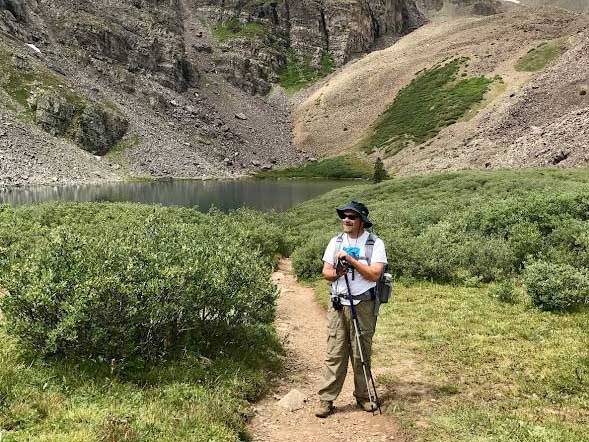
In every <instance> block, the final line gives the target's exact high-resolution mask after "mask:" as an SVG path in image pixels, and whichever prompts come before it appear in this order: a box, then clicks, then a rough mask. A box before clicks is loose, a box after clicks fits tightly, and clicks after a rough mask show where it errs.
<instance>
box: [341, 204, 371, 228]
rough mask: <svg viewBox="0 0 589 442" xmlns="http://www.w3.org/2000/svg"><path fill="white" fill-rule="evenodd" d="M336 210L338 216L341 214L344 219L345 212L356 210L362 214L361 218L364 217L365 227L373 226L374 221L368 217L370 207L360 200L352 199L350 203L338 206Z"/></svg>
mask: <svg viewBox="0 0 589 442" xmlns="http://www.w3.org/2000/svg"><path fill="white" fill-rule="evenodd" d="M335 210H336V212H337V216H339V217H340V218H341V219H344V212H345V211H346V210H353V211H354V212H356V213H358V214H360V218H362V222H363V223H364V227H365V228H366V229H368V228H370V227H372V221H370V219H368V213H369V211H368V207H366V206H365V205H364V204H362V203H359V202H358V201H351V202H350V203H349V204H346V205H345V206H343V207H338V208H337V209H335Z"/></svg>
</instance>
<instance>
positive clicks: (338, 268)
mask: <svg viewBox="0 0 589 442" xmlns="http://www.w3.org/2000/svg"><path fill="white" fill-rule="evenodd" d="M349 267H350V263H349V262H348V261H346V258H338V260H337V263H336V265H335V272H336V273H337V274H338V275H339V274H340V273H345V272H347V271H348V268H349Z"/></svg>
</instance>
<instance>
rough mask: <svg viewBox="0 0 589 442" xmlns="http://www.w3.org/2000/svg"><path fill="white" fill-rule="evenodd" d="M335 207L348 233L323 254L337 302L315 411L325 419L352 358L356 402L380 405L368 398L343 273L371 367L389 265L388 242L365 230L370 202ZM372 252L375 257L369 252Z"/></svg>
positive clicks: (366, 406) (332, 311) (330, 321)
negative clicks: (381, 284) (378, 293)
mask: <svg viewBox="0 0 589 442" xmlns="http://www.w3.org/2000/svg"><path fill="white" fill-rule="evenodd" d="M336 211H337V214H338V216H339V217H340V218H341V220H342V230H343V233H341V234H339V235H337V236H336V237H334V238H332V239H331V241H330V242H329V245H328V246H327V249H326V250H325V254H324V255H323V277H324V278H325V279H327V280H328V281H331V297H332V305H331V306H330V307H329V310H328V313H327V317H328V337H327V355H326V357H325V369H324V375H323V383H322V385H321V388H320V390H319V398H320V400H321V402H320V404H319V407H318V408H317V410H316V411H315V415H316V416H317V417H322V418H323V417H327V416H329V415H330V414H331V413H332V412H333V410H334V406H333V401H334V400H335V399H336V398H337V397H338V395H339V393H340V392H341V390H342V387H343V385H344V380H345V378H346V373H347V371H348V358H349V359H350V360H351V362H352V368H353V369H354V396H355V398H356V403H357V404H358V406H359V407H360V408H362V409H363V410H366V411H372V410H373V409H375V408H376V405H377V404H374V403H373V402H371V401H370V399H369V396H368V386H367V385H366V380H365V378H364V372H363V370H362V361H361V358H360V352H359V349H358V345H357V341H356V333H355V329H354V324H353V322H352V314H351V309H350V301H349V300H348V290H347V286H346V282H345V278H344V274H345V273H346V272H347V275H348V281H349V283H350V291H351V294H352V299H353V302H354V306H355V307H356V315H357V317H358V322H359V329H360V341H361V344H362V351H363V354H364V359H365V361H366V363H367V364H368V366H370V356H371V352H372V336H373V335H374V329H375V327H376V314H377V313H378V311H377V310H378V308H377V309H376V310H375V295H374V287H375V286H376V281H378V279H379V278H380V275H381V274H382V272H383V269H384V266H385V264H386V263H387V256H386V252H385V247H384V243H383V242H382V240H380V239H378V238H377V237H376V236H375V235H371V234H370V233H369V232H367V231H366V230H365V229H367V228H370V227H371V226H372V222H371V221H370V219H369V218H368V209H367V208H366V206H365V205H364V204H362V203H359V202H356V201H352V202H351V203H350V204H348V205H346V206H344V207H340V208H338V209H336ZM369 236H371V239H372V240H374V245H372V244H371V243H372V241H371V242H369V247H366V245H367V244H366V243H367V241H368V239H369ZM370 249H372V250H371V253H370ZM367 252H368V255H371V256H367ZM368 258H369V259H368ZM340 259H341V260H342V261H345V262H346V266H344V267H342V266H337V262H338V260H340ZM340 304H341V305H342V306H343V308H339V306H340ZM334 307H335V308H334Z"/></svg>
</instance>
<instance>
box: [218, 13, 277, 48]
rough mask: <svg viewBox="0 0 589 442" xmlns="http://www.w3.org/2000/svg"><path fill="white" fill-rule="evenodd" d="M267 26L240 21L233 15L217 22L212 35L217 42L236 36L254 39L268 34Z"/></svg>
mask: <svg viewBox="0 0 589 442" xmlns="http://www.w3.org/2000/svg"><path fill="white" fill-rule="evenodd" d="M268 32H269V29H268V26H267V25H266V24H264V23H258V22H248V23H241V22H240V21H239V19H237V18H235V17H233V18H231V19H229V20H227V21H224V22H221V23H218V24H217V25H215V26H214V27H213V36H214V37H215V38H216V39H217V40H218V41H219V42H226V41H229V40H233V39H236V38H246V39H248V40H254V39H258V38H263V37H265V36H266V35H268Z"/></svg>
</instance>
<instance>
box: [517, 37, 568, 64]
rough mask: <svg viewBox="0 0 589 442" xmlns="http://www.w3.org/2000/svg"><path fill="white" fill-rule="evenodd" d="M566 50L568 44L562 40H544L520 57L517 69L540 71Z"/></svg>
mask: <svg viewBox="0 0 589 442" xmlns="http://www.w3.org/2000/svg"><path fill="white" fill-rule="evenodd" d="M565 50H566V44H565V43H564V42H563V41H562V40H553V41H549V42H544V43H542V44H541V45H539V46H538V47H536V48H533V49H530V51H529V52H528V53H527V54H526V55H524V56H523V57H522V58H520V59H519V60H518V62H517V63H516V65H515V69H516V70H518V71H523V72H536V71H540V70H542V69H544V68H545V67H546V66H547V65H548V64H549V63H551V62H553V61H554V60H556V59H557V58H558V57H560V55H561V54H562V53H563V52H564V51H565Z"/></svg>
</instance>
